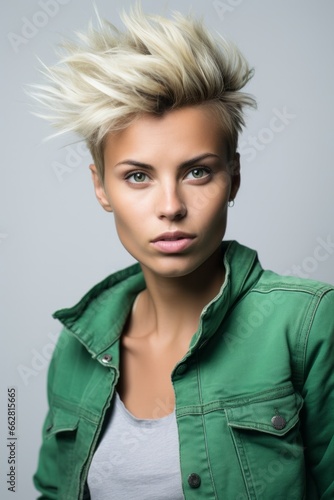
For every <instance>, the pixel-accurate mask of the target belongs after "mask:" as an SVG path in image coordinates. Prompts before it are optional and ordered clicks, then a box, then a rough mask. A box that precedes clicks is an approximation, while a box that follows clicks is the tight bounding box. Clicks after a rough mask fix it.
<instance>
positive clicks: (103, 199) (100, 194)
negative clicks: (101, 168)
mask: <svg viewBox="0 0 334 500" xmlns="http://www.w3.org/2000/svg"><path fill="white" fill-rule="evenodd" d="M89 169H90V171H91V172H92V180H93V184H94V190H95V195H96V198H97V199H98V202H99V203H100V205H101V207H102V208H104V210H106V211H107V212H112V211H113V209H112V206H111V205H110V202H109V200H108V198H107V196H106V193H105V190H104V187H103V184H102V182H101V179H100V176H99V174H98V172H97V168H96V166H95V165H94V164H92V165H89Z"/></svg>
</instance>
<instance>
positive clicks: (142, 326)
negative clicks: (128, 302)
mask: <svg viewBox="0 0 334 500" xmlns="http://www.w3.org/2000/svg"><path fill="white" fill-rule="evenodd" d="M142 269H143V273H144V277H145V281H146V287H147V288H146V289H145V290H144V291H143V292H142V293H141V294H140V295H139V296H138V298H137V300H136V303H135V306H134V308H133V315H132V316H133V318H132V322H133V325H134V326H135V331H137V332H138V331H139V332H143V333H144V332H145V335H150V336H151V338H152V340H154V341H156V342H158V343H161V344H169V343H171V342H173V343H174V342H175V341H176V340H180V341H182V342H187V343H188V345H189V341H190V339H191V337H192V336H193V334H194V333H195V332H196V330H197V327H198V320H199V316H200V314H201V311H202V309H203V307H204V306H205V305H206V304H207V303H208V302H210V300H212V299H213V298H214V297H215V296H216V295H217V293H218V292H219V289H220V287H221V286H222V284H223V282H224V278H225V270H224V266H223V260H222V255H221V248H218V249H217V250H216V252H214V254H213V255H211V257H210V258H209V259H208V260H207V261H206V262H205V263H204V264H202V265H201V266H200V267H199V268H198V269H196V270H195V271H194V272H193V273H191V274H188V275H186V276H182V277H178V278H165V277H161V276H157V275H155V274H154V273H153V272H152V271H151V270H149V269H148V268H146V267H144V266H142Z"/></svg>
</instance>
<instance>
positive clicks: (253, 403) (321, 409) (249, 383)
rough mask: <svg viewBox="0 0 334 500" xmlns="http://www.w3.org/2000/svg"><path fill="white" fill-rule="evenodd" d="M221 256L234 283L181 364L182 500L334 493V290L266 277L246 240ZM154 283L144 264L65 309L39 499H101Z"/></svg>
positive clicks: (214, 304) (177, 386)
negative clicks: (93, 474)
mask: <svg viewBox="0 0 334 500" xmlns="http://www.w3.org/2000/svg"><path fill="white" fill-rule="evenodd" d="M222 252H223V255H224V257H223V258H224V263H225V269H226V279H225V282H224V284H223V286H222V288H221V290H220V292H219V294H218V295H217V296H216V297H215V298H214V299H213V300H212V301H211V302H210V303H209V304H208V305H207V306H206V307H205V308H204V309H203V311H202V313H201V316H200V320H199V325H198V330H197V331H196V333H195V334H194V336H193V338H192V341H191V344H190V347H189V350H188V352H187V353H186V355H185V356H184V358H183V359H182V360H180V362H179V363H178V364H177V365H176V366H175V368H174V370H173V372H172V383H173V387H174V391H175V397H176V418H177V426H178V432H179V443H180V468H181V475H182V483H183V492H184V498H185V499H187V500H195V499H205V500H211V499H212V500H214V499H219V500H222V499H224V500H244V499H245V500H246V499H254V500H255V499H263V500H271V499H275V500H280V499H282V500H283V499H284V500H285V499H291V500H292V499H293V500H299V499H304V498H306V499H312V500H313V499H317V498H319V499H322V500H329V499H331V500H333V499H334V438H333V429H334V370H333V365H334V363H333V361H334V287H333V286H331V285H327V284H324V283H318V282H315V281H310V280H303V279H299V278H295V277H285V276H279V275H277V274H275V273H273V272H271V271H263V269H262V267H261V265H260V264H259V261H258V258H257V254H256V252H255V251H253V250H251V249H249V248H247V247H244V246H242V245H240V244H238V243H237V242H235V241H232V242H223V243H222ZM143 288H145V281H144V278H143V274H142V272H141V269H140V266H139V264H135V265H133V266H131V267H128V268H127V269H124V270H121V271H119V272H116V273H115V274H113V275H111V276H109V277H108V278H106V279H105V280H104V281H102V282H101V283H99V284H98V285H96V286H95V287H94V288H92V290H91V291H89V292H88V293H87V294H86V295H85V296H84V297H83V299H82V300H81V301H80V302H79V303H78V304H77V305H76V306H74V307H72V308H70V309H63V310H61V311H57V312H56V313H55V314H54V317H55V318H58V319H59V320H60V321H61V322H62V323H63V325H64V329H63V331H62V333H61V335H60V337H59V341H58V345H57V347H56V349H55V352H54V355H53V359H52V361H51V364H50V368H49V375H48V398H49V407H50V410H49V413H48V415H47V417H46V421H45V425H44V428H43V444H42V447H41V451H40V459H39V465H38V470H37V472H36V474H35V476H34V482H35V486H36V488H37V489H38V490H39V491H40V492H41V494H42V496H40V497H39V498H41V499H58V500H76V499H82V498H89V492H88V491H87V485H86V478H87V473H88V469H89V465H90V462H91V459H92V456H93V453H94V450H95V449H96V446H97V444H98V440H99V438H100V437H101V435H102V432H103V425H104V423H106V421H107V419H108V416H109V412H110V408H111V406H112V402H113V394H114V389H115V384H116V383H117V380H118V376H119V355H120V353H119V339H120V335H121V333H122V329H123V326H124V324H125V321H126V319H127V317H128V314H129V312H130V310H131V307H132V304H133V302H134V299H135V297H136V295H137V294H138V293H139V291H140V290H142V289H143ZM104 474H105V473H104V471H103V470H101V481H103V480H104ZM115 500H117V499H115ZM139 500H142V499H139ZM157 500H158V499H157ZM171 500H172V497H171Z"/></svg>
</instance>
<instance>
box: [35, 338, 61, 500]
mask: <svg viewBox="0 0 334 500" xmlns="http://www.w3.org/2000/svg"><path fill="white" fill-rule="evenodd" d="M62 335H64V332H62V333H61V335H60V337H59V340H58V343H57V346H56V348H55V351H54V353H53V356H52V359H51V362H50V365H49V370H48V378H47V395H48V404H49V410H48V413H47V416H46V418H45V421H44V425H43V430H42V446H41V448H40V452H39V460H38V467H37V471H36V473H35V475H34V477H33V482H34V485H35V488H36V489H37V490H38V491H39V492H41V496H39V497H38V500H56V499H57V498H58V481H59V477H58V449H57V443H56V438H55V435H53V436H48V430H49V429H50V426H51V425H52V415H53V412H52V394H53V383H54V374H55V370H56V364H57V363H56V361H57V357H58V355H59V353H60V352H61V350H59V349H58V346H59V344H60V341H61V336H62Z"/></svg>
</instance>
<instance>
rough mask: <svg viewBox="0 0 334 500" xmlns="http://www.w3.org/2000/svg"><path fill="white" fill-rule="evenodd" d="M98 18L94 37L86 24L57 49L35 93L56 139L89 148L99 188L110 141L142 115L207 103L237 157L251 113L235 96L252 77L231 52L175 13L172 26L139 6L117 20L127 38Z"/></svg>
mask: <svg viewBox="0 0 334 500" xmlns="http://www.w3.org/2000/svg"><path fill="white" fill-rule="evenodd" d="M97 18H98V22H99V26H98V29H94V27H93V26H92V24H90V25H89V28H88V31H87V33H86V34H84V33H79V34H78V41H77V42H65V43H63V44H62V47H63V50H64V51H65V54H63V55H62V57H61V58H60V61H59V63H58V64H57V65H55V66H53V67H50V68H48V67H46V66H45V65H44V69H43V73H44V75H45V77H46V80H47V82H46V83H45V84H42V85H36V86H34V91H33V92H32V93H33V96H34V97H35V99H37V100H38V101H39V103H40V104H42V105H43V108H44V109H45V108H46V110H47V111H46V112H45V111H44V112H43V113H42V114H41V115H42V116H43V117H44V118H47V119H48V120H50V121H51V122H53V124H54V125H55V126H56V127H57V128H58V129H59V133H64V132H70V131H72V132H76V133H78V134H79V135H80V136H82V137H83V138H84V139H85V140H86V142H87V145H88V147H89V149H90V151H91V154H92V156H93V159H94V162H95V164H96V166H97V169H98V172H99V175H100V177H101V179H102V180H103V177H104V162H103V146H104V139H105V138H106V136H107V134H109V133H110V132H113V131H118V130H121V129H123V128H125V127H127V126H128V125H129V124H130V123H131V122H132V121H133V120H135V119H136V118H137V117H140V116H141V115H142V114H143V113H151V114H156V115H162V114H163V113H165V112H167V111H168V110H172V109H176V108H181V107H183V106H188V105H201V104H203V103H207V104H208V105H209V106H210V107H212V109H213V110H214V112H215V113H216V115H217V116H218V118H219V120H220V122H221V124H222V127H223V131H224V134H225V137H226V139H227V144H228V146H229V151H230V153H231V154H234V152H235V151H236V148H237V144H238V133H239V132H240V131H241V129H242V127H243V126H244V124H245V123H244V116H243V110H244V107H245V106H253V107H255V106H256V104H255V100H254V99H253V98H252V97H251V96H250V95H248V94H245V93H243V92H240V89H242V88H243V87H244V85H245V84H246V83H247V82H248V80H249V79H250V78H251V77H252V74H253V71H252V70H251V69H250V68H249V66H248V64H247V61H246V60H245V58H244V57H243V56H242V54H241V53H240V51H239V50H238V48H237V47H236V46H235V45H234V44H232V43H231V42H227V41H226V40H224V39H223V38H222V37H220V36H217V38H214V37H213V36H212V35H211V34H210V33H209V32H208V30H207V29H206V28H205V27H204V25H203V22H202V21H200V20H198V19H195V18H193V17H192V16H190V15H189V16H183V15H182V14H180V13H178V12H176V13H174V14H173V17H172V19H168V18H164V17H161V16H158V15H144V14H143V12H142V10H141V8H140V7H139V6H138V5H137V6H136V7H134V8H132V9H131V10H130V13H129V15H128V14H126V13H123V14H122V15H121V18H122V20H123V23H124V25H125V27H126V28H127V30H126V31H125V32H121V31H119V30H118V29H117V28H116V27H115V26H114V25H112V24H111V23H109V22H107V21H105V20H102V19H101V18H100V17H99V16H98V14H97ZM56 135H57V134H56Z"/></svg>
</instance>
